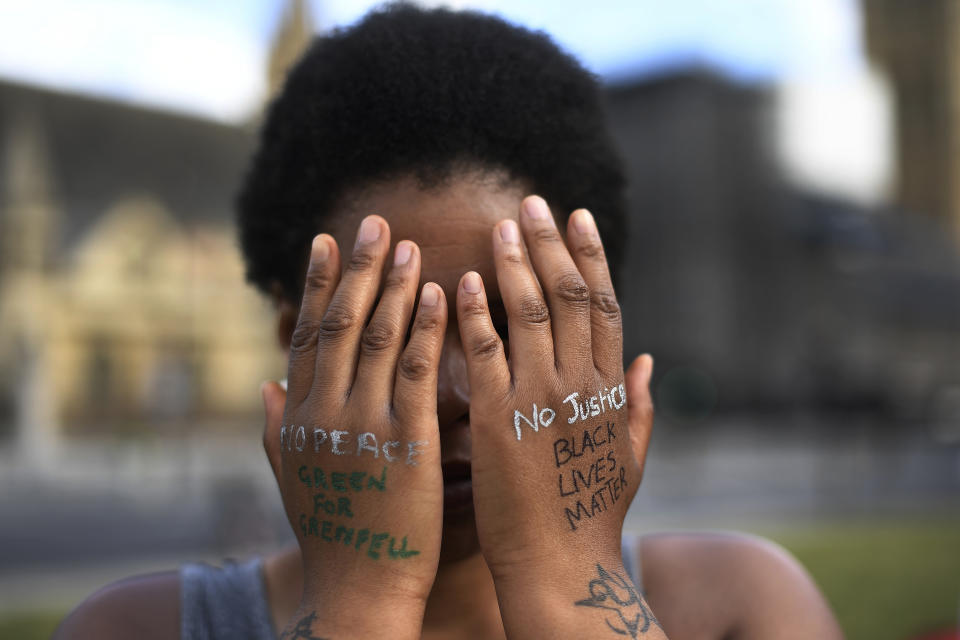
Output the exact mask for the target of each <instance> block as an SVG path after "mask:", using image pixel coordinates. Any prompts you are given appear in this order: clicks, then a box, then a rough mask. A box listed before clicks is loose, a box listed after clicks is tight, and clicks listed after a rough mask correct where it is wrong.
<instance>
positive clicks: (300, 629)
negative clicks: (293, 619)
mask: <svg viewBox="0 0 960 640" xmlns="http://www.w3.org/2000/svg"><path fill="white" fill-rule="evenodd" d="M316 619H317V612H316V611H312V612H310V613H309V614H307V615H305V616H303V617H302V618H300V620H299V621H297V624H296V626H294V627H293V629H287V630H286V631H284V632H283V633H281V634H280V640H329V639H327V638H321V637H320V636H315V635H313V621H314V620H316Z"/></svg>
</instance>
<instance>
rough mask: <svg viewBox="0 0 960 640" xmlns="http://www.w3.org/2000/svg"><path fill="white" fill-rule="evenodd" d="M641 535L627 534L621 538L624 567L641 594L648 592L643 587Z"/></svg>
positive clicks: (621, 554)
mask: <svg viewBox="0 0 960 640" xmlns="http://www.w3.org/2000/svg"><path fill="white" fill-rule="evenodd" d="M639 546H640V536H633V535H625V536H623V537H621V538H620V556H621V557H622V558H623V568H624V569H626V570H627V574H628V575H629V576H630V579H631V580H633V584H634V585H636V587H637V591H639V592H640V593H641V594H645V593H646V592H645V591H644V589H643V567H642V566H641V565H640V549H639Z"/></svg>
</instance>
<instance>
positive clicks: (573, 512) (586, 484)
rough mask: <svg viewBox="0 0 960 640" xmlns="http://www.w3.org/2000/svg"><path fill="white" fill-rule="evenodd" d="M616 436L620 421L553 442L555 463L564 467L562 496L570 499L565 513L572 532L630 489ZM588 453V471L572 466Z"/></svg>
mask: <svg viewBox="0 0 960 640" xmlns="http://www.w3.org/2000/svg"><path fill="white" fill-rule="evenodd" d="M616 439H617V430H616V423H614V422H610V421H609V420H608V421H606V423H605V424H602V425H599V426H597V427H594V428H593V429H584V430H583V435H581V436H580V437H579V438H578V437H577V435H576V434H574V435H572V436H570V437H569V438H559V439H557V440H556V441H554V443H553V459H554V463H555V464H556V466H557V469H560V472H559V474H558V475H557V487H558V489H559V493H560V497H561V498H569V500H568V506H565V507H564V508H563V513H564V515H565V516H566V518H567V523H568V524H569V525H570V530H571V531H576V529H577V525H579V524H580V521H581V520H582V519H583V518H587V519H588V520H589V519H590V518H592V517H593V516H595V515H597V514H598V513H603V512H604V511H606V510H607V509H609V508H610V507H612V506H613V505H614V504H616V502H617V501H618V500H620V496H621V495H623V493H624V490H625V489H626V488H627V470H626V468H625V467H623V466H622V465H620V466H618V465H617V459H616V457H615V456H614V455H613V454H614V451H613V442H614V440H616ZM588 452H589V453H588ZM584 456H588V457H587V460H588V461H589V462H590V464H589V466H588V467H586V469H585V470H584V468H583V467H582V466H581V467H580V468H577V467H574V466H573V465H570V463H572V462H577V461H581V459H582V458H583V457H584ZM567 465H570V466H567ZM571 496H573V497H572V498H571Z"/></svg>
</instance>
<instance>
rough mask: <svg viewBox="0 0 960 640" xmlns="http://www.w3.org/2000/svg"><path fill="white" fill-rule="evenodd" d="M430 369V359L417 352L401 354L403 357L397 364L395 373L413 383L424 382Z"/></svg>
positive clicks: (431, 365) (431, 364) (431, 366)
mask: <svg viewBox="0 0 960 640" xmlns="http://www.w3.org/2000/svg"><path fill="white" fill-rule="evenodd" d="M432 368H433V363H432V362H431V360H430V358H428V357H426V356H425V355H423V354H422V353H420V352H418V351H411V352H409V353H405V354H403V357H402V358H400V360H399V361H398V362H397V373H398V374H399V375H400V376H402V377H404V378H406V379H407V380H411V381H413V382H421V381H423V380H426V379H427V378H428V377H429V375H430V371H431V369H432Z"/></svg>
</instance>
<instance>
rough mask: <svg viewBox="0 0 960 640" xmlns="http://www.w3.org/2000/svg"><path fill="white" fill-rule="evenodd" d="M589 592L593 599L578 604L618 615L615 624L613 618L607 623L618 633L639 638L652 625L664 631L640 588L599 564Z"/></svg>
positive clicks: (607, 620)
mask: <svg viewBox="0 0 960 640" xmlns="http://www.w3.org/2000/svg"><path fill="white" fill-rule="evenodd" d="M588 589H589V590H590V597H589V598H584V599H583V600H578V601H576V602H574V604H575V605H577V606H578V607H594V608H597V609H604V610H606V611H612V612H614V613H616V614H617V617H616V618H614V619H613V620H612V621H611V619H610V618H609V617H607V618H605V619H604V621H605V622H606V623H607V626H608V627H610V629H612V630H613V631H614V632H615V633H617V634H619V635H622V636H630V637H631V638H638V637H639V636H640V634H645V633H646V632H647V631H648V630H649V629H650V625H656V626H657V627H660V628H661V629H662V628H663V627H661V626H660V621H659V620H657V618H656V616H654V615H653V612H652V611H650V609H649V608H648V607H647V605H646V603H645V602H644V601H643V598H641V597H640V594H638V593H637V590H636V587H634V586H633V584H632V583H631V582H630V580H629V579H627V578H624V577H623V576H621V575H620V574H619V573H617V572H616V571H607V570H606V569H604V568H603V567H602V566H600V565H599V564H598V565H597V577H596V578H594V579H593V580H591V581H590V584H589V585H588Z"/></svg>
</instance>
